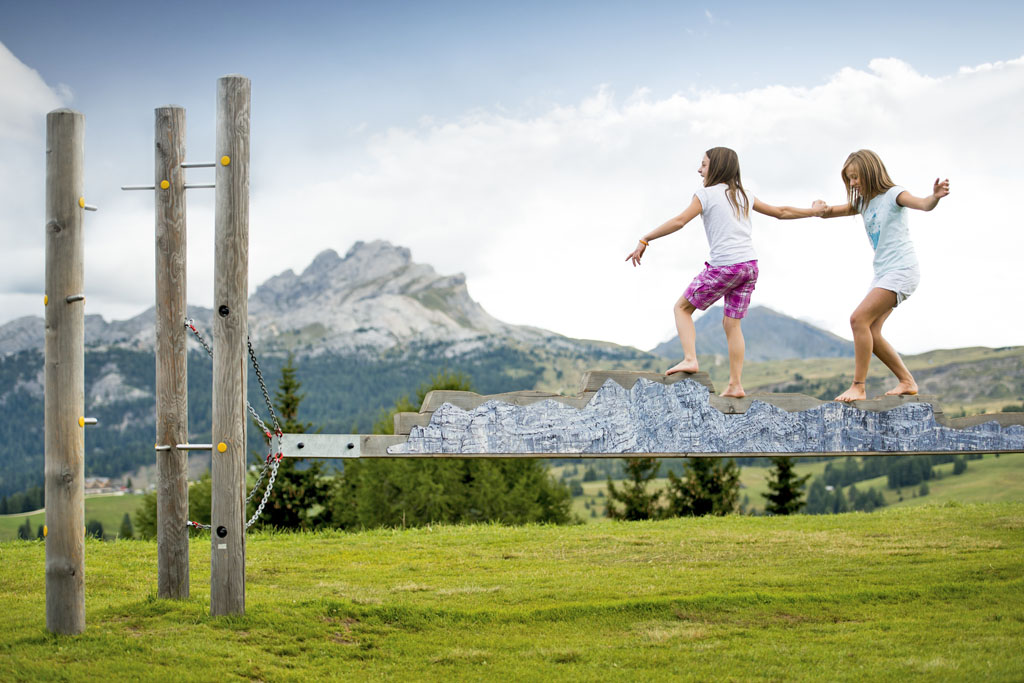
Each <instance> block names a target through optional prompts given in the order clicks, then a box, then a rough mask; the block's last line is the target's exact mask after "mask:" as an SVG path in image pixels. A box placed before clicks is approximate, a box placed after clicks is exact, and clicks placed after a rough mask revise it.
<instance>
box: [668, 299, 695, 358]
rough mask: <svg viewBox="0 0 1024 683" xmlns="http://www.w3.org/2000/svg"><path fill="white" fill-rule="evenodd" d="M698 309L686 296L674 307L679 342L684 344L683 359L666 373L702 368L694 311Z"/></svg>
mask: <svg viewBox="0 0 1024 683" xmlns="http://www.w3.org/2000/svg"><path fill="white" fill-rule="evenodd" d="M696 310H697V307H696V306H694V305H693V304H691V303H690V302H689V301H688V300H687V298H686V297H685V296H681V297H679V301H677V302H676V305H675V306H674V307H673V308H672V313H673V315H674V316H675V319H676V332H678V333H679V342H680V343H681V344H682V345H683V360H682V362H680V363H678V364H676V365H674V366H672V367H671V368H669V369H668V371H667V372H666V373H665V374H666V375H671V374H672V373H674V372H697V371H698V370H699V369H700V367H699V366H698V364H697V330H696V328H694V326H693V312H694V311H696Z"/></svg>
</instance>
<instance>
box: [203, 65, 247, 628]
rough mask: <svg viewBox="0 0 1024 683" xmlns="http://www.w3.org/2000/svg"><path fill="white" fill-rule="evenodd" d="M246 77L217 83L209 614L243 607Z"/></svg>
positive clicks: (245, 366) (233, 611)
mask: <svg viewBox="0 0 1024 683" xmlns="http://www.w3.org/2000/svg"><path fill="white" fill-rule="evenodd" d="M249 99H250V83H249V79H248V78H244V77H242V76H237V75H231V76H224V77H223V78H220V79H218V81H217V142H216V145H217V154H216V157H215V162H216V164H217V175H216V184H217V189H216V195H217V200H216V207H215V211H214V233H215V245H214V285H213V307H214V316H213V349H214V353H213V441H212V443H213V458H212V461H213V464H212V468H211V469H212V474H213V493H212V499H213V500H212V507H213V510H212V527H213V528H212V530H211V531H212V533H211V534H210V538H211V542H212V543H213V548H212V553H211V559H210V614H211V615H213V616H217V615H222V614H244V613H245V460H246V456H245V433H246V412H245V400H246V368H247V361H248V358H247V356H246V343H247V334H248V314H249V306H248V300H247V297H248V289H249Z"/></svg>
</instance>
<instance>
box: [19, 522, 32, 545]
mask: <svg viewBox="0 0 1024 683" xmlns="http://www.w3.org/2000/svg"><path fill="white" fill-rule="evenodd" d="M18 538H20V539H21V540H23V541H28V540H31V539H32V522H30V521H28V517H26V518H25V523H24V524H22V525H21V526H19V527H18Z"/></svg>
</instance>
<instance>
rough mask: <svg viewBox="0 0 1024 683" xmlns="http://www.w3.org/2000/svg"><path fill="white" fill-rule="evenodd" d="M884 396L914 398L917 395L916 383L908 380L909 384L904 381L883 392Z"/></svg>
mask: <svg viewBox="0 0 1024 683" xmlns="http://www.w3.org/2000/svg"><path fill="white" fill-rule="evenodd" d="M885 395H886V396H916V395H917V382H915V381H914V380H910V381H909V382H908V381H906V380H904V381H902V382H900V383H899V384H897V385H896V386H895V387H893V388H892V389H890V390H889V391H887V392H885Z"/></svg>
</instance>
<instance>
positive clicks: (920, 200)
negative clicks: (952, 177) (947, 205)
mask: <svg viewBox="0 0 1024 683" xmlns="http://www.w3.org/2000/svg"><path fill="white" fill-rule="evenodd" d="M947 194H949V178H946V179H945V180H943V181H942V182H939V179H938V178H936V179H935V185H934V186H933V187H932V193H931V194H930V195H928V196H927V197H915V196H914V195H912V194H910V193H909V192H907V191H906V190H904V191H903V192H900V194H899V196H898V197H896V203H897V204H899V205H900V206H905V207H907V208H908V209H917V210H918V211H931V210H932V209H934V208H935V207H936V206H937V205H938V203H939V200H940V199H942V198H943V197H945V196H946V195H947Z"/></svg>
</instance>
